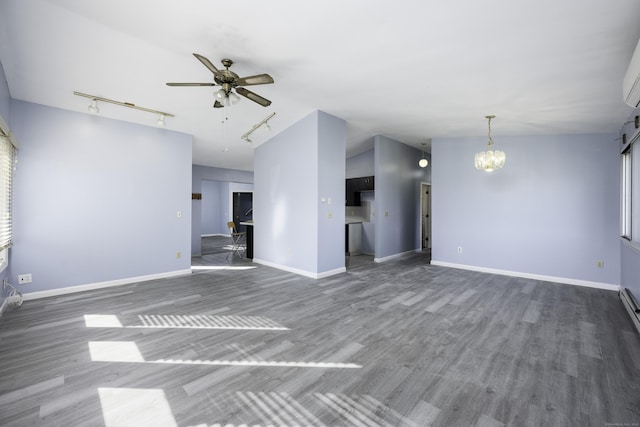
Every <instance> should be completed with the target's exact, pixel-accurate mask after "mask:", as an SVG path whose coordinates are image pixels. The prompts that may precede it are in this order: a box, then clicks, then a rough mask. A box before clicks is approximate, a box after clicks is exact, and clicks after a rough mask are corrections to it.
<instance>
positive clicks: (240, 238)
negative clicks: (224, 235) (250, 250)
mask: <svg viewBox="0 0 640 427" xmlns="http://www.w3.org/2000/svg"><path fill="white" fill-rule="evenodd" d="M227 227H228V228H229V234H230V235H231V243H232V248H231V252H229V253H228V254H227V259H229V256H233V255H235V254H238V255H239V256H241V251H245V250H246V249H245V245H246V243H245V241H246V240H245V239H246V233H244V232H239V231H238V230H237V229H236V224H235V223H234V222H233V221H229V222H227Z"/></svg>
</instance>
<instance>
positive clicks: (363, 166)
mask: <svg viewBox="0 0 640 427" xmlns="http://www.w3.org/2000/svg"><path fill="white" fill-rule="evenodd" d="M374 162H375V159H374V150H373V148H372V149H371V150H367V151H365V152H364V153H360V154H357V155H355V156H352V157H349V158H348V159H347V162H346V179H351V178H361V177H363V176H373V175H374V174H375V163H374Z"/></svg>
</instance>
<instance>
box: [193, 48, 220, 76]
mask: <svg viewBox="0 0 640 427" xmlns="http://www.w3.org/2000/svg"><path fill="white" fill-rule="evenodd" d="M193 56H195V57H196V58H198V61H200V62H202V63H203V64H204V66H205V67H207V68H208V69H209V70H210V71H211V72H212V73H213V74H214V75H216V76H219V77H222V76H223V74H222V72H221V71H220V70H218V69H217V68H216V66H215V65H213V64H212V63H211V61H209V60H208V59H207V58H205V57H204V56H202V55H199V54H197V53H194V54H193Z"/></svg>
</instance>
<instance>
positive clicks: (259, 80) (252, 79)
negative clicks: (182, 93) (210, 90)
mask: <svg viewBox="0 0 640 427" xmlns="http://www.w3.org/2000/svg"><path fill="white" fill-rule="evenodd" d="M193 56H195V57H196V58H197V59H198V60H199V61H200V62H202V63H203V64H204V66H205V67H207V68H208V69H209V70H210V71H211V72H212V73H213V80H214V81H215V83H167V86H222V88H221V89H220V90H219V91H217V92H216V98H217V99H216V102H215V103H214V104H213V106H214V108H222V107H224V106H228V105H231V104H235V103H236V102H237V101H239V100H240V98H238V96H237V95H236V94H235V93H234V92H233V89H235V91H236V92H237V93H238V94H240V95H242V96H244V97H245V98H247V99H250V100H252V101H253V102H257V103H258V104H260V105H262V106H263V107H268V106H269V105H271V101H269V100H268V99H266V98H263V97H261V96H260V95H258V94H257V93H254V92H251V91H250V90H248V89H245V88H244V87H243V86H252V85H264V84H269V83H273V78H272V77H271V76H270V75H269V74H256V75H255V76H248V77H239V76H238V75H237V74H236V73H234V72H233V71H230V70H229V67H231V64H233V61H232V60H230V59H227V58H225V59H223V60H222V65H224V67H225V69H224V70H219V69H217V68H216V67H215V65H213V64H212V63H211V61H209V60H208V59H207V58H205V57H204V56H202V55H199V54H197V53H194V54H193Z"/></svg>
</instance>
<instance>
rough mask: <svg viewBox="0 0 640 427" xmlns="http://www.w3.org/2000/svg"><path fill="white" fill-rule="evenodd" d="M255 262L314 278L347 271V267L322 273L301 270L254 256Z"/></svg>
mask: <svg viewBox="0 0 640 427" xmlns="http://www.w3.org/2000/svg"><path fill="white" fill-rule="evenodd" d="M253 262H255V263H256V264H262V265H266V266H267V267H273V268H277V269H278V270H284V271H288V272H289V273H295V274H299V275H301V276H305V277H310V278H312V279H323V278H325V277H329V276H334V275H336V274H340V273H344V272H346V271H347V268H346V267H340V268H336V269H334V270H328V271H323V272H321V273H312V272H310V271H306V270H300V269H299V268H293V267H288V266H286V265H280V264H275V263H273V262H270V261H265V260H263V259H258V258H254V259H253Z"/></svg>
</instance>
